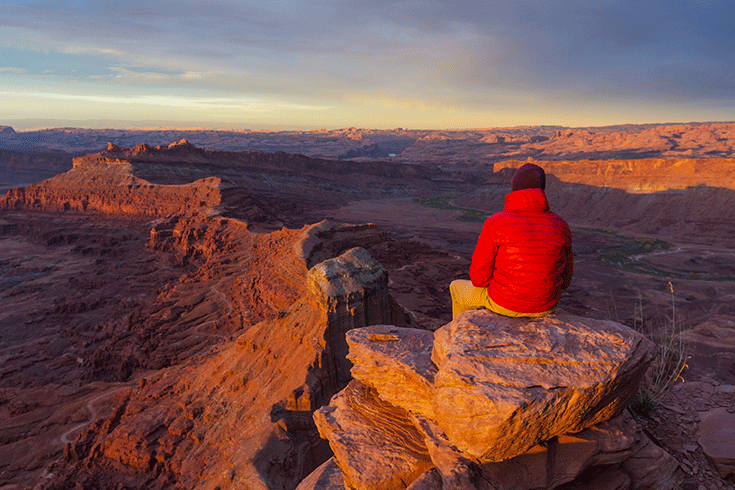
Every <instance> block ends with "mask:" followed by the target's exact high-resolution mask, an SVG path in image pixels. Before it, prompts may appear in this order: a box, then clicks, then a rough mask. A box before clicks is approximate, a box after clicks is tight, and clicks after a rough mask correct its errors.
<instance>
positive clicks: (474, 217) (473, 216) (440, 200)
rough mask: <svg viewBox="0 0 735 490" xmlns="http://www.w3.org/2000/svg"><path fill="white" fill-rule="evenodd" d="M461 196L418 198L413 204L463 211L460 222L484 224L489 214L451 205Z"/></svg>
mask: <svg viewBox="0 0 735 490" xmlns="http://www.w3.org/2000/svg"><path fill="white" fill-rule="evenodd" d="M458 197H460V196H455V195H447V196H432V197H417V198H416V199H414V200H413V202H415V203H417V204H421V205H422V206H428V207H430V208H436V209H444V210H449V211H462V215H461V216H460V217H459V218H457V219H458V220H460V221H472V222H480V223H482V222H483V221H485V218H487V216H488V214H487V213H485V212H483V211H480V210H478V209H468V208H460V207H458V206H455V205H453V204H451V201H452V200H454V199H457V198H458Z"/></svg>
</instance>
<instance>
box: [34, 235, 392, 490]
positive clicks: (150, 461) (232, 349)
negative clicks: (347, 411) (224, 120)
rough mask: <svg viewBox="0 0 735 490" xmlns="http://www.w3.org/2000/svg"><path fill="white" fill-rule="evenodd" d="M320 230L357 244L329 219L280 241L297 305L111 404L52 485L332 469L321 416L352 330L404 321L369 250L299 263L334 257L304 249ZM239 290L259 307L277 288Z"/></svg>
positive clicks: (288, 479)
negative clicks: (325, 465) (316, 415)
mask: <svg viewBox="0 0 735 490" xmlns="http://www.w3.org/2000/svg"><path fill="white" fill-rule="evenodd" d="M315 230H319V231H320V232H321V233H322V234H323V233H325V231H327V230H330V231H331V233H332V235H333V236H340V240H341V243H342V245H343V246H344V245H346V244H347V241H348V240H347V236H346V235H347V232H346V228H345V227H344V226H342V225H337V224H328V223H322V224H320V225H318V226H312V227H307V228H305V229H304V230H302V231H301V233H299V234H297V235H293V236H288V235H284V234H281V236H280V240H279V241H280V244H279V245H280V246H279V248H278V249H277V250H273V252H275V254H274V258H276V260H275V261H274V262H273V263H272V267H271V268H270V274H272V276H273V278H274V279H275V280H276V281H279V278H280V280H281V281H286V282H287V283H289V284H291V285H292V288H293V291H292V294H293V295H294V298H293V299H292V300H291V303H290V306H287V307H285V308H283V309H282V310H280V311H279V312H275V315H272V316H271V315H269V316H267V317H266V319H265V320H263V321H262V322H260V323H258V324H254V325H253V326H252V327H250V328H246V329H245V330H244V331H240V332H238V333H237V335H235V336H233V337H229V338H226V339H225V341H224V342H222V343H220V344H219V345H217V346H215V347H213V348H211V349H210V350H209V351H205V352H204V353H202V354H200V355H199V356H195V357H193V358H191V359H190V360H188V361H185V362H182V363H180V364H177V365H173V366H171V367H169V368H167V369H164V370H161V371H158V372H154V373H152V374H150V375H147V376H144V377H142V378H141V380H140V382H139V385H138V387H137V388H135V389H130V388H126V389H124V390H122V391H121V392H120V393H118V394H117V395H116V396H115V397H114V398H112V397H110V399H111V400H113V401H112V404H113V407H114V409H113V410H112V414H111V415H110V416H109V417H105V418H100V419H99V420H97V421H94V422H93V423H92V424H91V425H90V426H89V427H88V428H87V429H86V430H84V431H83V432H82V433H81V434H80V435H79V436H78V437H77V438H76V440H75V441H74V442H73V443H72V444H70V445H69V446H67V447H66V449H65V455H64V460H63V461H62V462H59V463H58V464H57V465H56V466H55V467H54V468H52V469H51V474H52V477H51V478H49V479H48V480H47V481H45V482H44V485H43V488H49V489H50V488H68V487H69V486H73V485H75V484H76V485H82V486H83V487H90V486H94V487H97V488H99V487H102V488H109V487H113V486H115V485H116V484H117V483H118V482H121V483H122V484H124V485H128V486H133V487H145V488H172V487H175V488H217V487H221V488H253V489H256V488H260V489H266V488H293V487H295V486H296V484H297V483H298V482H299V481H301V480H302V479H303V478H304V477H306V476H307V475H308V474H309V473H310V472H311V471H312V470H313V469H314V468H315V467H316V466H317V465H318V464H320V463H321V462H323V461H325V460H326V459H327V458H328V457H329V456H330V452H329V449H328V447H327V446H326V445H325V443H324V441H322V440H321V439H320V438H319V436H318V433H317V430H316V427H315V426H314V423H313V421H312V416H311V415H312V412H313V411H314V410H315V409H316V408H318V407H319V406H321V405H323V404H324V403H327V401H328V400H329V398H330V397H331V396H332V395H333V394H334V393H336V392H337V391H339V390H340V389H341V388H342V387H344V385H345V383H346V381H347V380H348V379H349V365H347V364H345V359H344V356H345V354H346V343H345V341H344V334H345V332H346V331H347V330H349V329H350V328H354V327H363V326H366V325H368V324H370V323H386V322H390V321H391V320H392V318H402V317H403V316H404V315H403V313H402V312H399V313H398V314H396V313H395V312H392V311H391V308H392V307H393V306H394V303H391V302H389V301H387V288H386V284H387V277H386V272H385V270H384V268H383V267H382V266H381V265H380V264H379V263H377V262H376V261H375V260H374V259H372V257H370V255H369V254H367V252H365V251H364V250H363V249H360V248H353V249H350V250H348V251H347V252H345V253H343V254H342V255H340V256H339V257H336V258H333V259H328V260H326V261H322V262H320V263H319V264H317V265H316V266H314V267H312V268H311V270H310V271H307V269H306V265H305V263H304V262H302V261H301V260H299V258H298V256H297V255H296V252H297V251H300V252H302V253H304V251H305V250H306V252H305V253H306V255H305V256H304V255H301V256H300V257H302V258H303V257H305V258H306V259H307V260H309V256H310V253H309V250H310V249H312V248H314V249H320V250H324V249H326V248H334V249H336V247H329V246H328V245H326V244H325V245H324V246H322V247H305V246H304V244H305V243H310V244H312V245H313V242H314V238H315V235H316V233H317V232H316V231H315ZM358 236H359V234H358ZM199 238H200V239H203V237H199ZM171 239H173V238H171ZM223 239H224V240H225V241H227V238H226V236H225V237H224V238H223ZM277 239H278V238H277ZM184 250H185V249H182V250H181V251H180V253H185V252H184ZM192 260H193V259H192ZM307 285H308V286H307ZM232 286H235V285H234V284H233V285H229V286H228V287H227V288H225V287H224V285H223V286H222V289H223V290H224V291H227V293H222V297H223V298H230V297H231V296H230V294H232V293H230V292H229V290H230V287H232ZM240 287H244V288H252V289H253V290H252V291H249V292H248V293H247V295H253V296H254V297H258V296H261V295H262V296H261V298H262V299H261V300H264V299H266V298H267V295H268V292H269V289H268V281H264V282H262V283H260V284H258V283H251V284H249V285H248V284H241V285H240ZM218 291H219V290H218ZM247 295H246V296H247ZM232 311H233V310H230V312H229V314H232ZM341 346H344V347H341Z"/></svg>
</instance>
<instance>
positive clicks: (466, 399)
mask: <svg viewBox="0 0 735 490" xmlns="http://www.w3.org/2000/svg"><path fill="white" fill-rule="evenodd" d="M347 343H348V345H349V351H350V353H349V359H350V360H351V361H352V363H353V368H352V376H353V378H354V380H353V381H352V382H350V384H349V385H348V386H347V388H345V389H344V390H343V391H342V392H340V393H338V394H337V395H335V396H334V397H333V398H332V401H331V402H330V404H329V405H328V406H325V407H322V408H321V409H319V410H317V411H316V412H315V414H314V420H315V422H316V425H317V428H318V429H319V432H320V434H321V436H322V437H323V438H325V439H327V440H328V441H329V444H330V446H331V447H332V450H333V452H334V457H333V458H332V459H331V460H330V461H328V462H327V463H325V464H324V465H322V466H321V467H320V468H319V469H317V470H316V471H315V472H314V473H313V474H312V475H311V476H310V477H308V478H307V479H305V480H304V481H303V482H302V483H301V485H300V486H299V487H298V489H299V490H311V489H323V490H326V489H342V488H350V489H371V490H383V489H384V490H393V489H404V488H409V489H411V490H420V489H421V490H438V489H444V490H446V489H478V490H485V489H487V490H500V489H507V490H511V489H512V490H531V489H536V488H545V489H551V488H557V487H559V486H561V485H565V484H569V485H573V487H569V488H575V489H580V488H595V489H596V490H604V489H621V490H622V489H636V490H638V489H644V488H650V489H664V488H670V485H671V482H672V478H673V474H674V472H675V471H676V469H677V464H676V461H675V460H674V459H673V458H672V457H671V456H670V455H668V454H667V453H665V452H664V451H663V450H660V448H657V447H656V446H655V445H653V443H652V442H651V441H650V440H649V439H648V438H647V437H646V436H645V435H643V434H642V433H641V432H640V431H639V430H638V427H637V425H636V424H635V422H634V421H633V419H632V417H630V416H629V415H628V414H627V413H624V412H623V410H624V409H625V408H626V407H627V406H628V405H629V403H630V402H631V401H632V398H633V397H634V395H635V393H636V391H637V388H638V384H639V382H640V380H641V378H642V376H643V375H644V373H645V371H646V369H647V368H648V365H649V363H650V361H651V358H652V352H653V344H652V343H651V342H650V341H648V340H647V339H646V338H645V337H643V336H642V335H640V334H638V333H637V332H635V331H633V330H631V329H629V328H627V327H625V326H624V325H621V324H618V323H615V322H611V321H598V320H592V319H587V318H580V317H576V316H572V315H568V314H565V313H560V314H556V315H552V316H550V317H547V318H544V319H534V320H530V319H513V318H507V317H502V316H499V315H496V314H494V313H491V312H489V311H486V310H477V311H470V312H466V313H464V314H462V315H460V316H459V317H458V318H456V319H455V320H454V321H452V322H450V323H449V324H447V325H445V326H444V327H442V328H441V329H439V330H438V331H437V332H435V333H433V334H432V333H431V332H428V331H423V330H417V329H410V328H400V327H395V326H389V325H376V326H369V327H364V328H358V329H354V330H351V331H349V332H347ZM652 447H653V448H655V450H652ZM654 453H655V454H654ZM651 454H653V455H654V456H655V459H656V461H655V462H654V464H655V467H656V473H657V474H656V475H655V478H651V465H650V464H648V463H647V462H646V461H647V459H646V458H647V456H646V455H651ZM593 481H594V482H593ZM569 482H572V483H569ZM591 485H592V486H591ZM667 485H669V486H667ZM565 488H566V487H565Z"/></svg>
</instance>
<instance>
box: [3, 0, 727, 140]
mask: <svg viewBox="0 0 735 490" xmlns="http://www.w3.org/2000/svg"><path fill="white" fill-rule="evenodd" d="M733 120H735V2H733V1H732V0H660V1H649V0H638V1H631V0H620V1H616V0H553V1H552V0H513V1H504V0H496V1H493V2H490V1H484V2H482V1H477V0H459V1H452V2H449V1H441V0H426V1H421V0H405V1H371V0H313V1H307V0H259V1H257V2H256V1H248V0H246V1H221V0H207V1H202V2H200V1H195V0H189V1H182V0H173V1H157V0H152V1H149V0H146V1H139V0H124V1H119V0H104V1H96V2H95V1H85V0H70V1H59V0H22V1H13V2H5V3H2V4H0V125H2V124H10V125H13V126H14V127H15V128H16V129H21V130H22V129H30V128H31V127H54V126H65V125H67V126H77V127H117V128H126V127H154V126H166V127H202V128H247V129H320V128H326V129H337V128H345V127H361V128H376V129H388V128H396V127H403V128H409V129H452V128H490V127H508V126H522V125H562V126H571V127H581V126H604V125H613V124H624V123H665V122H703V121H733Z"/></svg>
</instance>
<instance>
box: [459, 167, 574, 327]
mask: <svg viewBox="0 0 735 490" xmlns="http://www.w3.org/2000/svg"><path fill="white" fill-rule="evenodd" d="M545 189H546V173H545V172H544V169H542V168H541V167H539V166H538V165H534V164H532V163H526V164H525V165H523V166H522V167H521V168H519V169H518V170H517V171H516V173H515V174H514V175H513V180H512V182H511V192H510V193H509V194H508V195H506V196H505V207H504V209H503V211H500V212H498V213H495V214H493V215H492V216H490V217H489V218H487V219H486V220H485V224H484V225H483V227H482V232H481V233H480V237H479V238H478V240H477V245H476V246H475V250H474V252H473V254H472V263H471V264H470V271H469V272H470V280H469V281H467V280H463V279H458V280H455V281H452V283H451V284H450V286H449V291H450V293H451V296H452V317H453V318H456V317H457V315H459V314H460V313H462V312H463V311H466V310H472V309H477V308H483V307H484V308H487V309H489V310H491V311H494V312H495V313H498V314H501V315H505V316H511V317H541V316H545V315H548V314H550V313H553V312H554V310H555V309H556V305H557V303H558V302H559V298H560V297H561V291H562V290H563V289H566V288H568V287H569V284H570V283H571V281H572V274H573V268H574V265H573V256H572V234H571V232H570V230H569V225H568V224H567V222H566V221H564V220H563V219H562V218H561V217H559V216H558V215H556V214H555V213H553V212H551V211H550V210H549V203H548V201H547V199H546V193H545Z"/></svg>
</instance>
